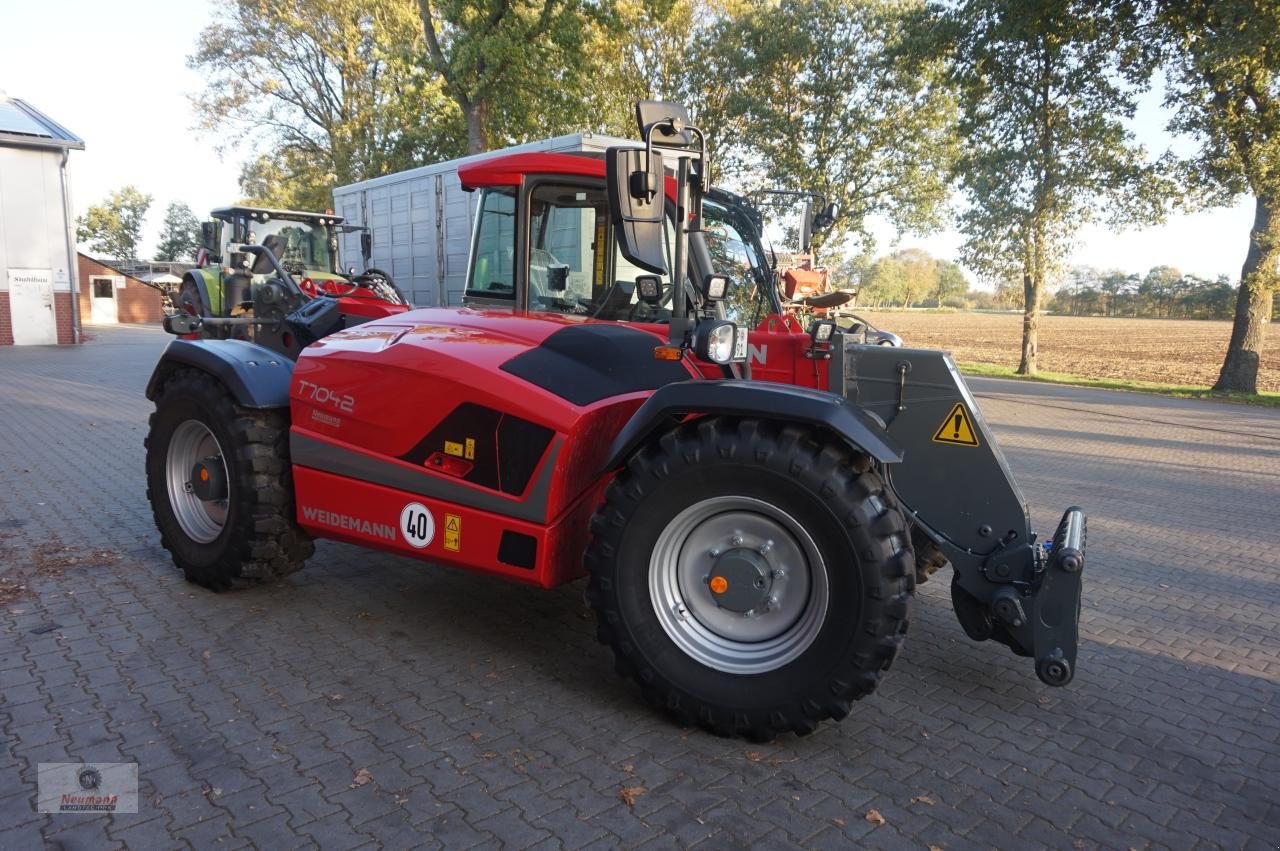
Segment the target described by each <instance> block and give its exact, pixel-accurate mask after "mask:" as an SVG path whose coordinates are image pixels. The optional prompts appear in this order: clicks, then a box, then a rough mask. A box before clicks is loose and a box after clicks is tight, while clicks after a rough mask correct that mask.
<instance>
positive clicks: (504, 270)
mask: <svg viewBox="0 0 1280 851" xmlns="http://www.w3.org/2000/svg"><path fill="white" fill-rule="evenodd" d="M478 215H479V221H478V222H477V225H476V232H475V240H474V245H472V251H471V257H472V261H471V273H470V275H469V276H468V278H467V293H466V294H467V295H468V296H472V297H479V298H499V299H510V300H512V301H514V300H515V294H516V284H515V255H516V196H515V190H513V189H486V190H484V195H483V196H482V197H481V199H480V208H479V213H478Z"/></svg>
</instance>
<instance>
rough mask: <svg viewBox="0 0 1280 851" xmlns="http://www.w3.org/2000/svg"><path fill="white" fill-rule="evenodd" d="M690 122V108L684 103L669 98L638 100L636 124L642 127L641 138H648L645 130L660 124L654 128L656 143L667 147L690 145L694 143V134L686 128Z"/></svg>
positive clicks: (653, 139)
mask: <svg viewBox="0 0 1280 851" xmlns="http://www.w3.org/2000/svg"><path fill="white" fill-rule="evenodd" d="M667 122H670V123H669V124H668V123H667ZM690 123H691V122H690V121H689V110H688V109H687V108H686V107H685V105H684V104H682V103H675V102H674V101H667V100H640V101H636V124H637V125H639V127H640V138H641V139H646V140H648V137H647V136H646V135H645V130H646V129H647V128H649V127H651V126H654V125H660V126H656V127H654V130H653V134H652V141H653V144H655V145H660V146H662V147H665V148H687V147H689V146H690V145H692V144H693V134H692V133H690V132H689V131H688V130H687V129H685V128H687V127H688V126H689V125H690Z"/></svg>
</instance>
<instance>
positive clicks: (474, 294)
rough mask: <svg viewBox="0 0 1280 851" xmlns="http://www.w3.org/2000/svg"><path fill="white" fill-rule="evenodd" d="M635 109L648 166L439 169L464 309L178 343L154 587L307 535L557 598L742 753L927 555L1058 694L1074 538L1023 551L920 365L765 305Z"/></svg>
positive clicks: (158, 493) (815, 693)
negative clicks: (452, 216) (461, 240)
mask: <svg viewBox="0 0 1280 851" xmlns="http://www.w3.org/2000/svg"><path fill="white" fill-rule="evenodd" d="M637 118H638V123H639V126H640V131H641V138H642V139H643V145H642V146H640V147H636V148H614V149H611V150H610V151H609V152H608V154H607V156H606V157H605V158H604V160H603V161H602V160H600V159H598V158H591V157H584V156H567V155H558V154H516V155H509V156H504V157H499V158H495V159H491V160H486V161H483V162H480V163H478V164H474V165H472V166H469V167H467V168H465V169H463V170H462V173H461V177H462V182H463V184H464V186H465V187H467V188H468V189H470V190H472V191H476V192H479V193H481V197H480V199H479V200H480V204H479V212H478V215H477V220H476V224H475V230H474V236H473V244H472V249H471V260H470V262H471V265H470V273H469V278H468V285H467V291H466V303H465V304H464V306H462V307H460V308H448V309H446V308H439V309H423V310H415V311H410V312H407V313H401V314H398V315H394V316H389V317H386V318H383V319H377V320H373V321H369V322H366V323H364V324H361V325H358V326H356V327H352V328H348V329H346V330H342V331H338V332H336V333H333V334H330V335H328V336H324V337H321V338H319V339H317V340H316V341H315V342H313V343H311V344H310V345H309V346H307V347H306V348H305V349H303V350H302V351H301V352H300V353H299V355H298V357H297V358H296V359H291V358H289V357H285V356H284V355H283V354H282V353H281V352H279V351H275V350H272V349H270V348H268V347H264V346H262V345H258V344H255V343H252V342H248V341H243V340H175V341H173V342H172V343H171V344H170V345H169V347H168V349H167V350H166V351H165V353H164V355H163V356H162V358H161V360H160V362H159V364H158V365H157V367H156V369H155V372H154V374H153V375H152V377H151V381H150V383H149V385H148V387H147V396H148V398H150V399H152V400H154V402H155V405H156V411H155V414H154V415H153V416H152V418H151V429H150V435H149V437H148V438H147V448H148V453H147V482H148V495H149V497H150V500H151V503H152V507H153V509H154V513H155V519H156V523H157V525H158V527H159V529H160V533H161V540H162V542H163V544H164V546H165V547H166V548H168V549H169V551H170V552H171V554H172V555H173V559H174V561H175V563H176V564H177V565H178V566H179V567H180V568H181V569H182V570H183V571H184V573H185V574H186V576H187V578H188V579H190V580H191V581H193V582H197V583H200V584H203V585H206V586H208V587H211V588H215V589H224V588H230V587H234V586H236V585H239V584H243V583H245V582H251V581H256V580H267V579H275V578H278V577H281V576H284V575H286V574H289V573H292V572H293V571H296V570H298V569H299V568H300V567H302V565H303V563H304V562H305V560H306V559H307V557H308V556H310V555H311V554H312V549H313V545H312V539H313V538H314V537H324V538H332V539H335V540H339V541H345V542H348V543H353V544H357V545H361V546H366V547H370V548H375V549H380V550H385V551H388V552H392V553H398V554H401V555H406V556H410V557H414V558H418V559H421V560H423V561H427V562H433V563H440V564H446V565H452V566H456V567H462V568H467V569H472V570H477V571H482V572H485V573H490V574H496V575H500V576H503V577H506V578H509V579H513V580H516V581H520V582H525V583H528V584H532V585H537V586H541V587H551V586H554V585H558V584H560V583H564V582H568V581H571V580H574V579H577V578H579V577H581V576H583V575H584V574H585V575H587V576H588V577H589V579H588V583H587V591H586V594H587V599H588V601H589V602H590V605H591V606H592V608H593V609H594V610H595V612H596V614H597V617H598V631H599V637H600V639H601V641H603V642H604V643H606V644H608V645H610V646H611V647H612V649H613V651H614V654H615V657H616V661H617V667H618V670H619V671H620V672H621V673H622V674H624V675H625V676H628V677H630V678H632V679H634V680H635V681H636V682H637V683H638V684H639V685H640V687H641V689H642V691H643V693H644V695H645V696H646V697H647V698H648V699H649V700H650V701H651V702H652V703H654V704H655V705H657V706H660V707H663V708H665V709H666V710H668V711H670V712H671V713H673V714H674V715H675V716H676V717H677V718H678V719H680V720H681V721H684V722H687V723H694V724H698V725H700V726H702V727H704V728H706V729H709V730H711V731H714V732H716V733H720V734H727V735H742V736H745V737H748V738H752V739H767V738H769V737H772V736H774V735H776V734H779V733H781V732H785V731H794V732H796V733H800V734H804V733H808V732H810V731H812V730H813V729H814V728H815V727H816V726H817V725H818V724H819V723H821V722H822V721H823V720H825V719H829V718H830V719H839V718H842V717H844V716H845V715H846V714H848V712H849V711H850V707H851V703H852V701H854V700H856V699H858V698H861V697H864V696H866V695H868V694H870V693H871V692H872V691H873V690H874V689H875V687H876V685H877V684H878V683H879V681H880V678H881V676H882V675H883V673H884V672H885V671H886V670H888V668H889V666H890V664H891V663H892V662H893V660H894V658H895V656H896V655H897V653H898V651H899V648H900V647H901V646H902V642H903V638H904V636H905V633H906V630H907V625H908V622H909V619H910V614H911V604H912V595H913V591H914V587H915V583H916V581H917V572H920V573H921V574H925V575H927V573H929V572H930V571H931V570H933V569H937V568H938V567H939V566H940V565H942V564H945V563H946V562H947V561H949V562H950V563H951V565H952V566H953V575H952V584H951V588H952V599H953V602H954V608H955V612H956V615H957V617H958V618H959V620H960V623H961V626H962V627H963V628H964V631H965V632H966V633H967V634H968V635H969V636H970V637H971V638H973V639H975V640H979V641H981V640H985V639H993V640H995V641H998V642H1000V643H1002V644H1005V645H1007V646H1008V647H1009V648H1010V649H1012V650H1013V651H1014V652H1015V653H1017V654H1019V655H1023V656H1028V657H1031V658H1032V659H1033V660H1034V664H1035V670H1036V673H1037V674H1038V675H1039V677H1040V679H1041V680H1043V681H1044V682H1045V683H1048V684H1050V685H1056V686H1061V685H1065V684H1066V683H1067V682H1069V681H1070V680H1071V678H1072V675H1073V673H1074V666H1075V661H1076V643H1077V624H1078V619H1079V610H1080V594H1081V575H1082V570H1083V567H1084V547H1085V518H1084V514H1083V513H1082V512H1081V511H1080V509H1077V508H1070V509H1068V510H1067V511H1066V512H1065V513H1064V515H1063V517H1062V520H1061V522H1060V523H1059V525H1058V528H1057V531H1056V533H1055V534H1054V536H1053V539H1052V541H1051V542H1043V543H1042V542H1038V541H1037V540H1036V536H1035V535H1034V534H1033V533H1032V530H1031V526H1030V519H1029V515H1028V510H1027V506H1026V501H1025V499H1024V498H1023V496H1022V494H1021V492H1020V491H1019V489H1018V487H1017V485H1016V484H1015V483H1014V480H1013V477H1012V476H1011V474H1010V472H1009V469H1008V466H1007V464H1006V463H1005V459H1004V457H1003V455H1002V454H1001V452H1000V449H999V447H998V446H997V445H996V442H995V439H994V437H993V436H992V434H991V432H990V430H989V429H988V428H987V425H986V423H985V422H984V420H983V418H982V413H981V411H980V410H979V409H978V406H977V404H976V402H975V400H974V398H973V395H972V394H971V393H970V392H969V389H968V387H967V386H966V384H965V382H964V379H963V378H962V377H961V376H960V374H959V373H958V372H957V370H956V367H955V364H954V363H953V362H952V360H951V358H950V357H949V356H948V355H947V354H945V353H943V352H939V351H930V350H923V349H900V348H885V347H881V346H873V345H872V346H869V345H864V344H863V343H862V342H861V340H860V339H859V338H858V337H855V336H851V335H846V334H845V333H844V332H842V331H841V330H840V329H839V328H838V327H837V326H836V324H835V323H834V322H832V321H830V320H827V321H818V322H815V323H814V324H813V325H812V326H811V327H810V328H807V329H804V328H800V327H798V326H797V324H796V321H795V320H794V318H787V317H784V316H779V315H777V303H778V300H777V295H776V292H771V291H770V290H771V285H772V284H773V282H772V281H766V280H764V276H763V273H762V272H761V271H760V269H761V268H763V264H762V263H761V262H760V261H761V260H762V258H761V257H759V256H758V255H759V247H758V240H755V239H754V237H753V235H752V228H751V226H750V223H749V222H745V221H743V219H742V218H741V216H740V215H739V214H738V213H736V212H735V210H734V208H733V205H732V203H731V198H730V199H729V200H727V201H725V202H724V203H719V202H717V201H715V200H714V198H713V197H709V194H708V190H709V186H708V180H707V174H708V173H709V172H708V168H707V162H708V161H707V153H706V151H705V145H704V144H703V136H702V133H701V131H700V130H699V129H698V128H696V127H693V126H691V125H690V123H689V121H688V116H687V114H686V112H685V110H684V109H683V107H681V106H679V105H677V104H669V103H660V102H641V103H640V104H638V105H637ZM671 160H674V168H673V169H671V173H669V172H668V169H667V168H666V163H667V162H668V161H671ZM721 197H722V198H728V197H729V196H721ZM321 300H322V299H317V300H316V301H321ZM287 325H288V327H291V328H299V329H305V327H306V325H307V318H306V316H305V315H304V316H298V315H294V316H291V317H289V318H288V320H287Z"/></svg>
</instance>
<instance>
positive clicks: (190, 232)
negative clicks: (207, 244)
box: [156, 201, 200, 260]
mask: <svg viewBox="0 0 1280 851" xmlns="http://www.w3.org/2000/svg"><path fill="white" fill-rule="evenodd" d="M199 250H200V220H199V219H197V218H196V215H195V213H193V212H191V208H190V207H188V206H187V205H186V204H184V203H182V202H181V201H174V202H172V203H170V204H169V209H167V210H165V213H164V223H163V224H161V225H160V244H159V245H157V246H156V259H157V260H194V259H195V257H196V252H197V251H199Z"/></svg>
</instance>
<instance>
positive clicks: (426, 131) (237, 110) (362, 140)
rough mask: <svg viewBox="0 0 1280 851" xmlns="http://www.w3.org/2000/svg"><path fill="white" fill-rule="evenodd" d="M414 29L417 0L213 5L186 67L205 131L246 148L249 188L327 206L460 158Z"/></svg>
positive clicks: (237, 0)
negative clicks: (376, 183)
mask: <svg viewBox="0 0 1280 851" xmlns="http://www.w3.org/2000/svg"><path fill="white" fill-rule="evenodd" d="M419 26H420V25H419V22H418V15H417V7H416V5H415V4H414V0H326V2H324V3H311V2H308V0H270V2H268V0H218V3H217V5H216V6H215V12H214V20H213V23H211V24H209V25H208V26H207V27H205V28H204V30H203V31H202V32H201V33H200V38H199V41H198V43H197V45H196V50H195V52H194V53H193V54H192V55H191V56H190V57H188V60H187V61H188V64H189V65H190V66H191V67H192V68H194V69H195V70H197V71H199V72H201V73H202V74H204V76H205V79H206V86H205V89H204V91H203V92H201V93H199V94H198V95H197V96H196V97H195V98H194V104H195V107H196V111H197V114H198V115H199V116H200V119H201V123H202V125H203V127H204V128H205V129H207V130H209V131H211V133H212V134H213V136H214V139H215V141H216V142H217V143H219V144H220V145H221V146H223V147H227V148H234V147H240V146H243V147H245V148H247V150H248V153H249V162H248V165H247V166H246V167H245V170H244V172H243V174H242V191H245V192H246V194H248V195H253V196H255V197H256V198H257V200H260V201H263V202H268V203H271V204H275V205H281V206H302V207H304V208H310V209H316V208H319V209H324V208H325V207H328V206H330V205H331V204H332V201H331V200H330V199H331V198H332V194H331V193H332V189H333V187H334V186H335V185H338V184H346V183H352V182H354V181H357V180H364V179H367V178H370V177H376V176H377V175H380V174H386V173H388V172H392V171H397V170H400V169H403V168H408V167H410V166H412V165H416V164H418V163H420V162H421V161H422V160H423V159H437V158H446V157H449V156H454V155H457V154H458V153H460V152H461V150H462V144H461V132H460V130H461V124H460V120H459V114H458V112H457V109H456V108H455V107H453V105H452V103H451V101H450V100H449V98H448V97H446V96H445V95H444V94H443V92H442V91H441V89H440V86H439V85H438V84H437V82H436V81H435V79H434V77H433V76H432V75H430V74H429V73H426V72H425V71H424V70H423V69H422V68H420V67H418V65H417V64H416V62H415V52H416V51H417V50H418V49H419V45H420V44H421V30H420V29H419ZM299 181H300V182H301V185H299V183H298V182H299ZM300 201H303V202H305V203H299V202H300Z"/></svg>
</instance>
